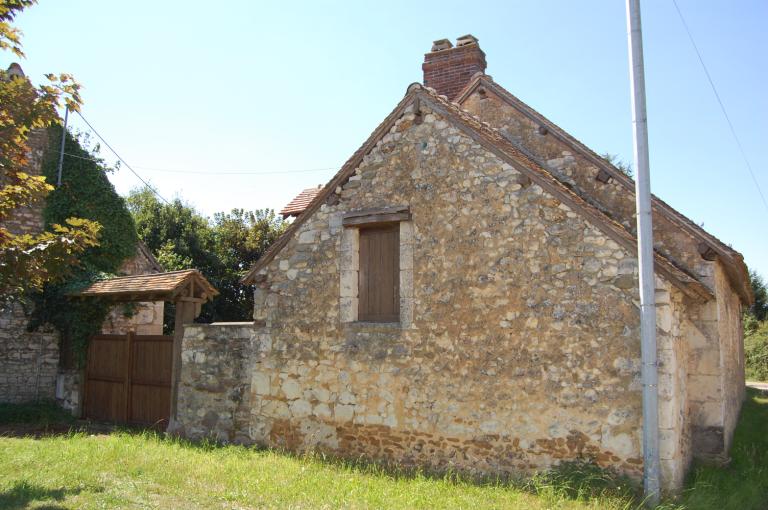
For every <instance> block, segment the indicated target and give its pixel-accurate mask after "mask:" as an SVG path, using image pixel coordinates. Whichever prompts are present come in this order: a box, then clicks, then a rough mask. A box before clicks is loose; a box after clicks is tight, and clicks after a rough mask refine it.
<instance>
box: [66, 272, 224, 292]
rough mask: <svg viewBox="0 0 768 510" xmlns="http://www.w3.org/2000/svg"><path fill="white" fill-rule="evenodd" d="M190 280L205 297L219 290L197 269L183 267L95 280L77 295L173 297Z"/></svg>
mask: <svg viewBox="0 0 768 510" xmlns="http://www.w3.org/2000/svg"><path fill="white" fill-rule="evenodd" d="M191 281H194V283H195V285H196V286H199V288H200V290H202V291H203V292H204V293H205V295H206V297H207V298H212V297H213V296H216V295H217V294H218V293H219V292H218V291H217V290H216V289H215V288H214V287H213V286H212V285H211V284H210V283H209V282H208V280H206V279H205V277H204V276H203V275H202V273H200V271H198V270H197V269H184V270H181V271H171V272H170V273H153V274H140V275H132V276H120V277H118V278H111V279H109V280H102V281H100V282H95V283H93V284H91V285H90V286H88V287H87V288H85V289H84V290H82V291H80V292H79V293H78V294H77V295H78V296H83V297H87V296H100V297H117V296H135V297H137V298H141V297H149V296H152V297H156V298H157V297H167V298H171V297H173V296H174V295H175V294H176V293H177V291H179V290H181V289H183V288H184V287H185V286H186V285H187V284H189V283H190V282H191ZM197 294H199V293H197Z"/></svg>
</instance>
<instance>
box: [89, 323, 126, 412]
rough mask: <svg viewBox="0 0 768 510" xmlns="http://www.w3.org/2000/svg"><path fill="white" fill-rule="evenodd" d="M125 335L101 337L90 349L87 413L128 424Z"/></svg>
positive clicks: (96, 339) (96, 337)
mask: <svg viewBox="0 0 768 510" xmlns="http://www.w3.org/2000/svg"><path fill="white" fill-rule="evenodd" d="M126 342H127V338H126V336H124V335H97V336H94V337H93V338H91V343H90V345H89V347H88V365H87V372H86V374H87V380H86V398H85V402H84V406H83V407H84V409H83V411H84V413H85V415H86V416H87V417H89V418H93V419H95V420H103V421H126V413H125V405H126V395H125V383H126V377H125V376H126V373H125V365H126V363H127V362H128V359H127V354H128V353H127V350H126Z"/></svg>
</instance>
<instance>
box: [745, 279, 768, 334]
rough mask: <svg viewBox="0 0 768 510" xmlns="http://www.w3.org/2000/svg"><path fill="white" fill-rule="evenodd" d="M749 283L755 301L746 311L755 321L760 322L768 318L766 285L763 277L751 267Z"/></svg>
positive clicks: (767, 288)
mask: <svg viewBox="0 0 768 510" xmlns="http://www.w3.org/2000/svg"><path fill="white" fill-rule="evenodd" d="M749 283H750V285H751V286H752V293H753V294H754V296H755V302H754V304H753V305H752V306H751V307H749V310H747V313H748V314H749V315H751V316H752V317H753V318H754V319H755V320H756V321H758V322H762V321H764V320H766V319H768V287H766V284H765V280H764V279H763V277H762V276H760V275H759V274H757V271H755V270H753V269H751V270H750V271H749Z"/></svg>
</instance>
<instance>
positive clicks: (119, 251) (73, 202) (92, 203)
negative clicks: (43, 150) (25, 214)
mask: <svg viewBox="0 0 768 510" xmlns="http://www.w3.org/2000/svg"><path fill="white" fill-rule="evenodd" d="M61 129H62V128H61V126H53V127H51V128H49V129H48V137H49V138H48V139H49V140H51V141H54V140H55V141H56V142H53V143H50V144H49V146H52V147H55V148H58V145H59V143H58V140H60V139H61ZM64 152H65V156H64V167H63V171H62V179H61V186H57V187H56V189H54V190H53V191H52V192H51V193H50V194H49V195H48V197H47V199H46V206H45V211H44V217H45V222H46V224H47V225H50V224H52V223H61V224H63V223H64V220H66V219H67V218H71V217H76V218H85V219H88V220H93V221H97V222H99V223H100V224H101V236H100V239H99V246H98V247H96V248H93V249H90V250H88V251H86V252H85V253H84V254H83V257H82V259H81V260H82V263H83V265H84V266H87V267H89V268H91V269H92V270H95V271H101V272H104V273H114V272H115V271H117V269H118V268H119V267H120V265H121V264H122V263H123V262H124V261H125V260H126V259H128V258H129V257H132V256H133V255H134V254H135V252H136V243H137V242H138V239H139V238H138V235H137V234H136V225H135V223H134V222H133V217H131V213H130V212H128V208H127V207H126V205H125V200H124V199H123V197H121V196H120V195H118V194H117V192H116V191H115V188H114V186H112V183H111V182H109V178H108V177H107V172H108V170H107V167H106V165H104V164H103V163H99V162H96V161H93V160H94V159H98V158H95V157H94V155H93V154H92V153H91V152H89V151H88V150H86V149H85V148H84V147H83V146H82V145H81V144H80V141H79V140H78V139H77V138H75V137H73V136H72V135H70V134H69V133H67V138H66V143H65V144H64ZM58 159H59V154H58V150H49V151H48V152H47V154H46V157H45V159H44V162H43V175H44V176H45V178H46V180H47V181H48V182H49V183H51V184H54V185H55V183H56V178H57V173H58Z"/></svg>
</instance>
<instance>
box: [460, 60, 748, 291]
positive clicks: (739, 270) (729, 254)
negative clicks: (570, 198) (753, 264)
mask: <svg viewBox="0 0 768 510" xmlns="http://www.w3.org/2000/svg"><path fill="white" fill-rule="evenodd" d="M480 86H484V87H487V88H488V89H489V90H491V91H493V92H494V93H495V94H496V96H498V97H499V98H501V99H502V100H503V101H504V102H506V103H507V104H508V105H510V106H512V107H513V108H515V109H517V110H518V111H519V112H521V113H522V114H523V115H525V116H527V117H528V118H529V119H531V120H532V121H534V122H536V123H538V124H540V125H542V126H544V127H546V128H547V130H548V131H549V133H551V134H552V135H554V136H556V137H557V138H558V139H560V140H561V141H562V142H564V143H566V144H567V145H569V146H571V147H572V148H573V149H574V150H575V151H577V152H579V153H580V154H582V155H583V156H584V157H586V158H587V159H588V160H589V161H590V162H591V163H592V164H594V165H595V166H597V168H600V169H602V170H605V171H606V172H608V174H609V175H610V176H611V178H612V179H613V180H615V181H616V182H618V183H619V184H621V185H622V186H623V187H624V188H625V189H626V190H627V192H628V193H630V194H632V195H634V193H635V184H634V181H633V180H632V179H631V178H630V177H628V176H627V175H626V174H624V173H623V172H622V171H620V170H619V169H618V168H616V167H615V166H614V165H612V164H611V163H609V162H608V161H606V160H605V158H603V157H601V156H599V155H597V154H596V153H595V152H594V151H592V150H591V149H590V148H589V147H587V146H586V145H584V144H583V143H582V142H580V141H579V140H577V139H576V138H574V137H573V136H571V135H570V134H569V133H568V132H566V131H565V130H563V129H562V128H561V127H560V126H558V125H557V124H555V123H554V122H552V121H551V120H549V119H548V118H547V117H545V116H544V115H542V114H541V113H539V112H538V111H536V110H534V109H533V108H531V107H530V106H529V105H527V104H526V103H524V102H523V101H521V100H520V99H519V98H517V97H516V96H514V95H513V94H512V93H511V92H509V91H508V90H506V89H505V88H504V87H502V86H501V85H499V84H498V83H496V82H494V81H493V79H492V78H491V77H490V76H488V75H486V74H482V73H477V74H476V75H475V76H474V77H473V78H472V80H470V82H469V83H468V84H467V85H466V86H465V87H464V90H463V91H461V92H460V93H459V95H458V96H457V97H456V99H455V102H456V103H457V104H458V105H461V104H462V103H464V101H466V100H467V98H469V97H470V96H471V95H472V93H473V92H474V91H475V90H477V89H478V87H480ZM509 142H510V143H512V144H513V145H516V144H515V142H514V141H513V140H509ZM518 149H522V148H521V147H518ZM651 199H652V207H653V209H654V211H655V212H656V213H657V214H661V215H663V216H664V217H665V218H667V219H668V220H669V221H670V222H672V223H673V224H675V225H676V226H677V227H678V228H680V229H681V230H683V231H684V232H686V233H687V234H688V235H690V236H692V237H693V238H694V239H697V240H698V241H699V242H701V243H704V244H706V245H707V246H709V247H711V248H712V249H713V250H714V251H715V253H717V255H718V256H719V258H720V260H721V261H722V262H723V263H724V265H725V268H726V272H727V274H728V276H729V279H730V280H731V283H732V284H733V286H734V288H735V289H736V291H737V292H738V294H739V295H740V296H741V298H742V301H743V302H745V303H748V304H751V303H752V299H753V296H752V291H751V287H750V283H749V272H748V270H747V266H746V264H745V263H744V257H743V255H742V254H741V253H739V252H738V251H736V250H734V249H733V248H731V247H730V246H728V245H727V244H725V243H723V242H722V241H720V240H719V239H718V238H716V237H715V236H713V235H712V234H710V233H709V232H707V231H706V230H704V229H703V228H701V227H700V226H699V225H697V224H696V223H695V222H693V221H691V220H690V219H689V218H688V217H686V216H685V215H684V214H682V213H681V212H679V211H677V210H676V209H674V208H673V207H672V206H670V205H669V204H667V203H666V202H664V201H663V200H661V199H660V198H658V197H657V196H655V195H653V196H652V197H651Z"/></svg>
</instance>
